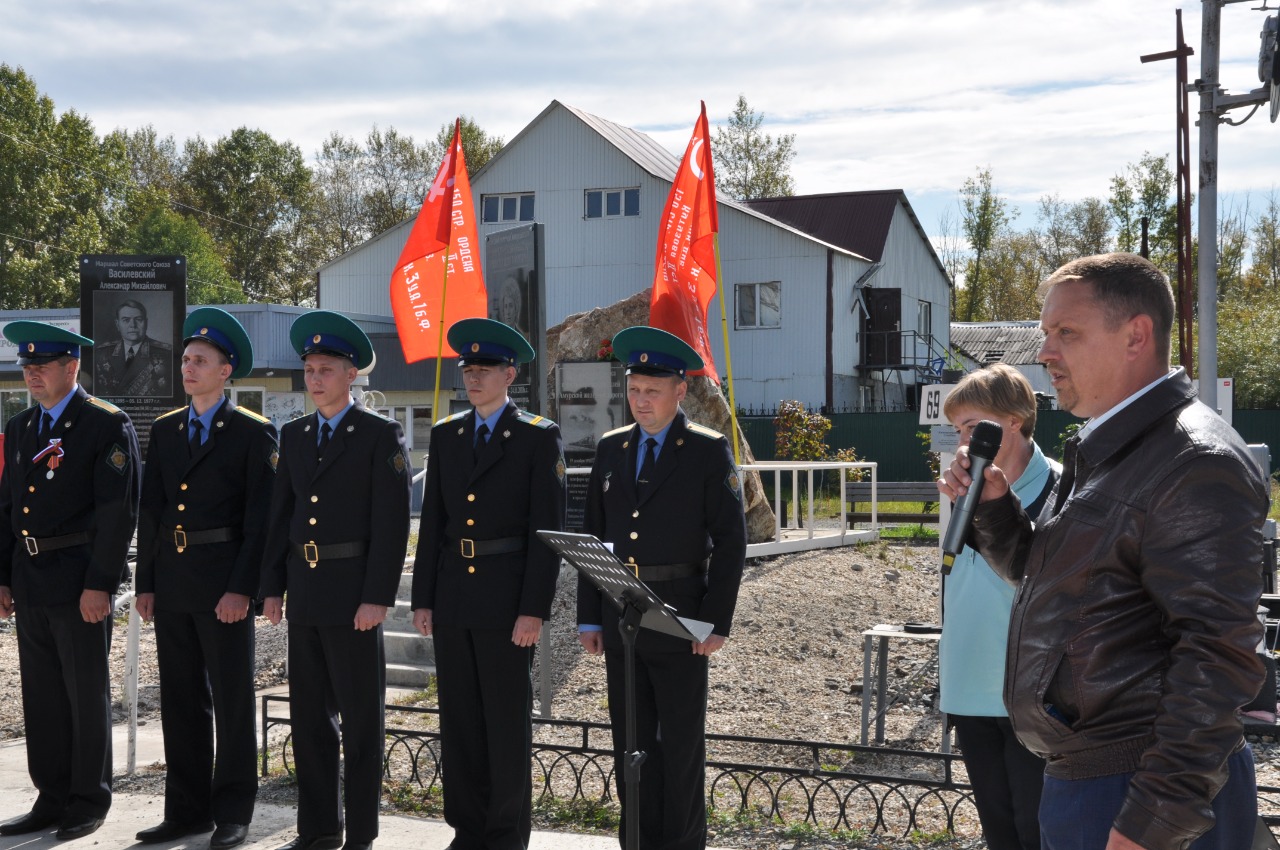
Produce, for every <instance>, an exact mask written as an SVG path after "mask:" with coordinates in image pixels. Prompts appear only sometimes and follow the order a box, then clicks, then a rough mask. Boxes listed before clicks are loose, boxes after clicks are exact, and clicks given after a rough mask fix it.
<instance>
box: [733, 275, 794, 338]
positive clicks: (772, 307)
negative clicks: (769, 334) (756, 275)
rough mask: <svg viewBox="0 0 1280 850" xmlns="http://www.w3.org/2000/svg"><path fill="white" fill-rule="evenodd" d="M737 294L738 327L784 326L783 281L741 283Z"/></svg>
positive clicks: (737, 288)
mask: <svg viewBox="0 0 1280 850" xmlns="http://www.w3.org/2000/svg"><path fill="white" fill-rule="evenodd" d="M735 293H736V296H737V308H738V309H737V317H738V322H737V325H736V326H737V327H739V328H777V327H781V326H782V282H781V281H777V280H773V281H770V282H768V283H740V284H738V285H737V286H736V287H735Z"/></svg>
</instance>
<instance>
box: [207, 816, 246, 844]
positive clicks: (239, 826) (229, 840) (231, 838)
mask: <svg viewBox="0 0 1280 850" xmlns="http://www.w3.org/2000/svg"><path fill="white" fill-rule="evenodd" d="M248 837H249V825H248V824H247V823H220V824H218V828H217V829H215V830H214V831H213V835H212V836H211V837H210V838H209V848H210V850H227V848H228V847H238V846H239V845H241V844H244V840H245V839H246V838H248Z"/></svg>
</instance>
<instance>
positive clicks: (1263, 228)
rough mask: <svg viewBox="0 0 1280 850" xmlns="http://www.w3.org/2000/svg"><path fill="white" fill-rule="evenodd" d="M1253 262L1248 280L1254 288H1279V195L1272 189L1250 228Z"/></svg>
mask: <svg viewBox="0 0 1280 850" xmlns="http://www.w3.org/2000/svg"><path fill="white" fill-rule="evenodd" d="M1251 232H1252V235H1253V242H1252V245H1251V251H1250V253H1251V254H1252V257H1253V263H1252V265H1251V266H1250V267H1249V274H1248V278H1247V279H1248V282H1249V284H1250V285H1251V286H1253V287H1255V288H1263V289H1269V290H1277V289H1280V195H1277V194H1276V192H1275V191H1274V190H1272V192H1271V193H1270V194H1269V195H1268V196H1267V203H1266V207H1265V208H1264V209H1263V211H1262V214H1261V215H1259V216H1258V218H1257V220H1256V221H1255V222H1254V224H1253V229H1252V231H1251Z"/></svg>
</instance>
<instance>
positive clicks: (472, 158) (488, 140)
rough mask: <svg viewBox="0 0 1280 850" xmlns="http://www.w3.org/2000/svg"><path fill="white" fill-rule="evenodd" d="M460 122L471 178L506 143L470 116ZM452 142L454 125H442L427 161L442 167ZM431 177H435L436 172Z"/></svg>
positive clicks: (464, 151)
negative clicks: (487, 131)
mask: <svg viewBox="0 0 1280 850" xmlns="http://www.w3.org/2000/svg"><path fill="white" fill-rule="evenodd" d="M459 121H460V128H459V129H460V130H461V131H462V155H463V156H464V157H465V158H466V160H467V176H471V175H472V174H475V173H476V172H477V171H479V170H480V169H481V168H484V165H485V163H486V162H488V161H489V160H491V159H493V158H494V156H496V155H497V153H498V151H500V150H502V146H503V145H504V144H506V142H504V141H503V139H502V137H501V136H490V135H489V134H488V133H486V132H485V131H484V128H483V127H481V126H480V125H479V124H478V123H476V119H474V118H472V117H471V116H470V115H463V116H461V118H460V119H459ZM452 141H453V124H452V123H448V124H441V125H440V132H438V133H436V137H435V139H433V140H432V141H431V142H430V143H429V144H428V145H427V161H428V162H430V163H434V166H433V167H434V168H436V169H438V168H439V167H440V163H441V162H442V161H443V160H444V152H445V151H447V150H448V149H449V143H450V142H452ZM431 176H432V178H434V177H435V172H434V171H433V172H432V174H431ZM421 202H422V199H421V198H419V199H418V203H421Z"/></svg>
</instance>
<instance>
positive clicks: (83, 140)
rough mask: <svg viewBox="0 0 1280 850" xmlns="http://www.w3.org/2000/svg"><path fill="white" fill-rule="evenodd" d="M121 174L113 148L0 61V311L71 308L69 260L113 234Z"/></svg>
mask: <svg viewBox="0 0 1280 850" xmlns="http://www.w3.org/2000/svg"><path fill="white" fill-rule="evenodd" d="M126 174H127V164H126V161H125V158H124V152H123V150H122V149H121V148H120V146H119V145H118V144H115V143H112V142H103V141H101V140H99V139H98V137H97V134H96V133H95V132H94V130H93V125H92V124H91V123H90V122H89V120H88V119H87V118H85V117H83V116H81V115H79V114H77V113H76V112H75V111H73V110H68V111H66V112H64V113H62V115H60V116H59V115H56V114H55V109H54V104H53V101H52V100H51V99H50V98H49V97H48V96H45V95H41V94H40V92H39V90H38V89H37V87H36V83H35V81H34V80H33V79H32V78H31V77H30V76H28V75H27V74H26V72H24V71H23V70H22V69H21V68H14V67H11V66H9V65H6V64H0V307H2V308H6V309H28V308H33V307H66V306H71V305H74V304H76V303H78V301H79V294H80V277H79V264H78V262H77V257H78V255H79V254H81V253H95V252H98V251H100V250H101V249H102V248H103V247H104V246H105V245H106V244H107V243H108V241H109V240H110V239H111V238H112V237H113V236H114V235H116V234H118V233H119V231H120V217H119V213H120V209H121V198H120V194H119V193H120V190H121V187H122V186H123V185H124V183H125V177H126Z"/></svg>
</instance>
